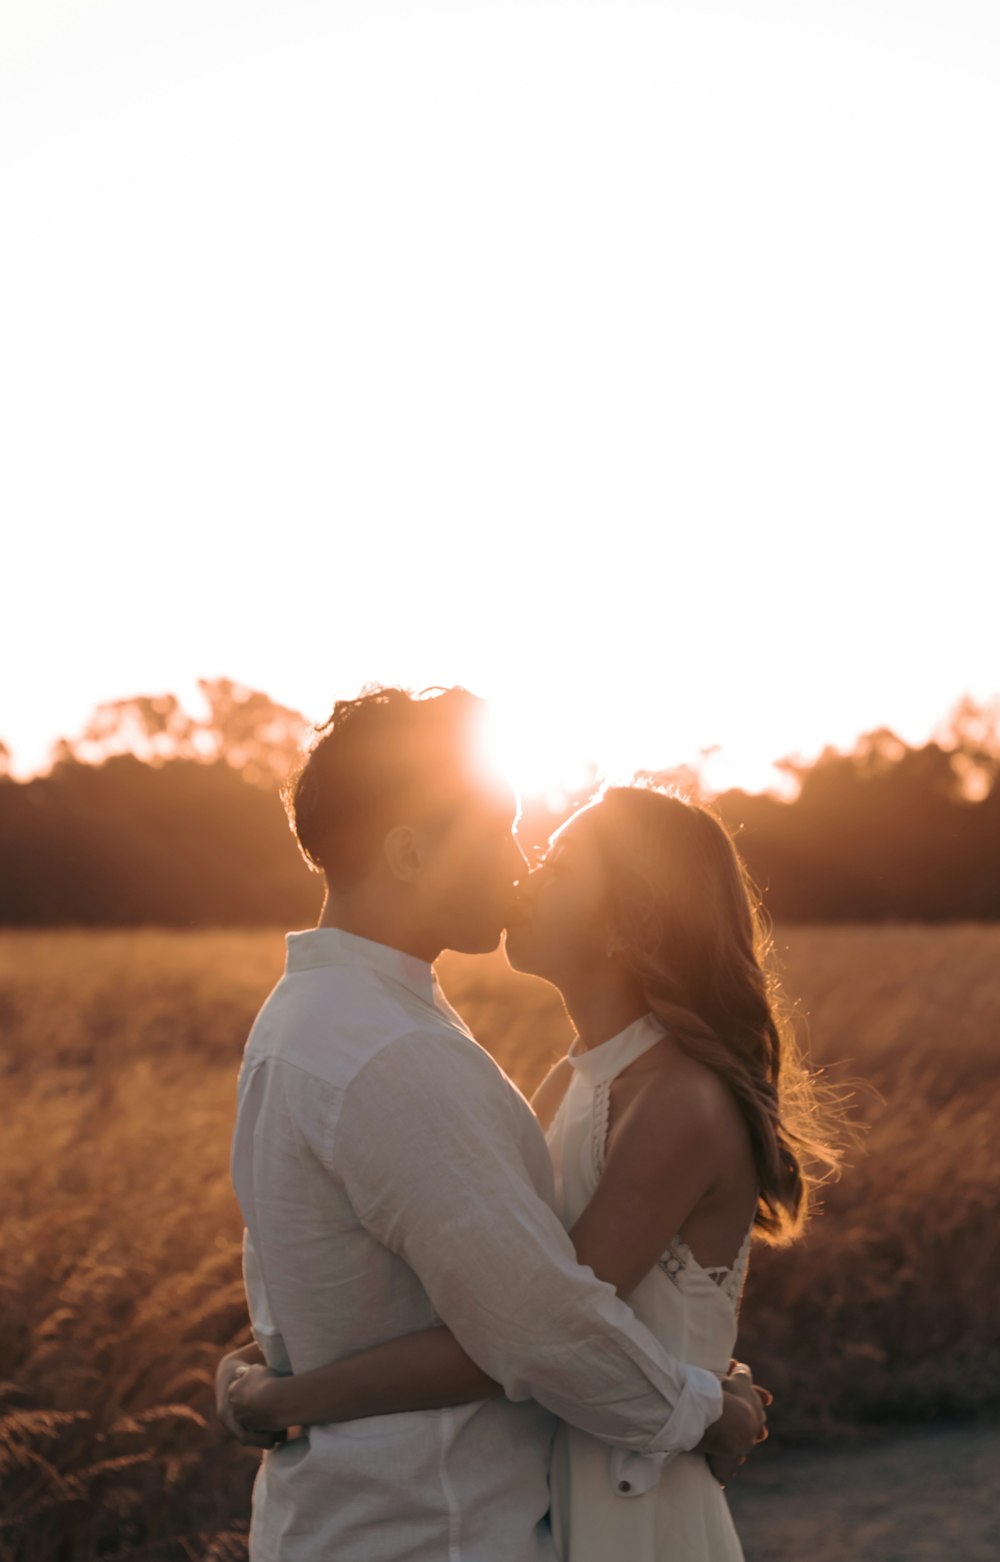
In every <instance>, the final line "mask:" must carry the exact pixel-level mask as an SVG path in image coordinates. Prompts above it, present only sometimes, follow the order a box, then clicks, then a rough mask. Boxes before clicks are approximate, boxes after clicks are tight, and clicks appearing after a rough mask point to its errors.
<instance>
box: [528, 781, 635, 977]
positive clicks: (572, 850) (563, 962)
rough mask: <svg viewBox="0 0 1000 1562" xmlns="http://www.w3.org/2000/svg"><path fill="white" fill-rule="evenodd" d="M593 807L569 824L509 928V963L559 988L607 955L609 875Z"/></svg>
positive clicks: (536, 871) (557, 835)
mask: <svg viewBox="0 0 1000 1562" xmlns="http://www.w3.org/2000/svg"><path fill="white" fill-rule="evenodd" d="M600 806H601V805H600V804H599V803H595V804H592V805H591V807H590V808H585V809H582V810H581V811H580V813H578V814H575V815H574V817H573V818H572V819H570V820H568V821H567V823H566V824H564V825H563V826H562V828H561V829H559V830H557V831H556V833H555V834H554V835H553V836H552V838H551V840H550V842H549V848H548V851H547V852H546V854H545V856H544V857H543V858H542V860H541V862H540V863H539V865H538V866H537V867H536V868H535V869H534V870H533V871H532V872H531V873H530V874H529V875H528V877H527V879H525V880H524V881H523V882H522V884H521V888H520V892H519V894H518V898H517V905H516V908H515V912H514V914H513V916H512V918H511V920H510V922H509V923H508V925H507V932H506V938H505V948H506V953H507V959H508V961H509V963H510V964H511V965H512V966H513V968H514V969H515V970H516V971H527V972H528V973H529V974H531V975H532V976H542V977H544V978H545V979H546V981H550V982H554V983H555V984H556V985H557V986H558V985H559V983H560V982H561V980H562V979H563V978H564V977H572V975H573V974H574V973H575V972H577V971H579V970H580V969H581V968H584V967H587V966H589V965H591V964H592V963H593V962H594V961H595V960H600V961H603V960H605V959H606V958H607V951H608V937H609V934H608V918H607V875H606V873H605V870H604V864H603V862H602V860H601V856H600V853H599V851H598V848H597V842H596V840H595V838H594V836H595V832H594V829H593V820H592V818H590V817H589V816H590V815H592V813H593V811H594V809H595V808H599V807H600Z"/></svg>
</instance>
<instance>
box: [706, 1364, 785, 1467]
mask: <svg viewBox="0 0 1000 1562" xmlns="http://www.w3.org/2000/svg"><path fill="white" fill-rule="evenodd" d="M771 1401H772V1395H771V1394H770V1393H769V1392H768V1390H767V1389H766V1388H758V1387H757V1385H756V1384H755V1383H754V1381H753V1375H752V1373H751V1371H750V1368H749V1367H748V1366H746V1365H745V1364H744V1363H742V1362H735V1361H734V1362H731V1363H730V1370H729V1376H728V1377H726V1378H724V1379H723V1382H722V1415H721V1416H720V1417H719V1419H718V1421H715V1422H713V1423H712V1425H711V1426H710V1427H709V1428H708V1431H707V1432H706V1433H705V1436H704V1437H703V1438H702V1440H701V1442H700V1443H699V1444H698V1446H697V1448H696V1449H695V1450H694V1451H695V1453H703V1454H707V1455H708V1460H709V1465H710V1466H711V1469H712V1473H713V1475H714V1476H715V1478H716V1480H717V1481H719V1483H720V1484H721V1485H723V1486H724V1485H725V1484H726V1482H727V1481H728V1480H730V1479H731V1478H732V1476H733V1475H735V1473H736V1471H737V1470H738V1469H739V1467H740V1465H741V1464H743V1463H744V1462H745V1460H746V1457H747V1454H748V1453H749V1452H750V1450H751V1448H753V1446H754V1444H755V1443H762V1442H763V1441H764V1440H765V1438H766V1437H767V1415H766V1411H765V1407H766V1406H767V1405H769V1404H771Z"/></svg>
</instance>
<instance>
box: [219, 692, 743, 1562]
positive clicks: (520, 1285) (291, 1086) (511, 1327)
mask: <svg viewBox="0 0 1000 1562" xmlns="http://www.w3.org/2000/svg"><path fill="white" fill-rule="evenodd" d="M482 713H483V707H482V704H481V702H480V701H477V700H475V699H474V698H473V696H471V695H470V694H468V693H467V692H466V691H465V690H462V689H451V690H447V691H445V692H444V693H441V694H439V695H437V696H435V697H433V698H427V699H413V698H412V697H411V696H410V695H408V694H407V693H405V692H404V691H402V690H398V689H382V690H376V691H374V692H372V693H368V694H365V695H363V696H361V697H360V698H359V699H357V700H353V701H340V702H338V704H337V705H336V707H335V709H334V712H333V715H332V717H331V718H330V721H329V722H328V723H327V724H326V726H325V728H324V729H323V735H322V736H321V737H320V738H319V740H318V741H317V743H316V744H315V746H314V747H313V750H312V752H311V754H310V756H309V758H308V760H307V762H306V764H305V766H304V768H303V770H302V771H301V773H300V775H299V777H298V779H297V781H296V783H295V786H294V789H293V791H292V792H291V794H290V796H289V799H288V803H289V814H290V818H291V822H292V825H293V828H294V830H295V833H296V836H297V838H298V841H299V844H300V846H301V848H302V850H303V852H304V854H305V856H306V857H307V859H308V861H309V862H310V863H311V864H312V866H313V867H315V868H317V869H318V870H320V871H321V872H322V873H323V874H324V877H325V880H326V899H325V902H324V906H323V911H322V914H321V917H320V922H319V925H318V927H316V928H314V929H312V930H310V931H308V932H304V933H291V934H289V935H288V963H287V967H286V973H285V975H284V977H283V978H282V980H281V981H280V982H279V983H278V986H277V987H276V988H275V989H274V991H273V992H272V994H271V996H270V997H269V998H268V1000H267V1002H266V1003H265V1004H264V1007H263V1009H262V1010H261V1012H260V1014H259V1015H258V1018H257V1021H256V1023H255V1025H254V1028H253V1030H252V1032H251V1035H250V1038H249V1040H248V1042H247V1047H246V1052H245V1055H244V1060H243V1067H242V1069H241V1072H240V1079H239V1087H238V1097H239V1101H238V1111H237V1120H236V1128H235V1133H234V1138H233V1154H232V1173H233V1182H234V1186H235V1189H236V1193H237V1197H238V1199H239V1202H240V1207H241V1209H242V1212H243V1216H244V1220H245V1222H246V1235H245V1246H244V1270H245V1279H246V1287H247V1296H248V1301H249V1306H250V1315H251V1320H252V1324H253V1330H254V1335H255V1338H256V1340H257V1343H258V1346H259V1347H260V1350H261V1352H262V1354H263V1357H264V1359H265V1360H266V1362H267V1364H268V1365H269V1366H271V1367H273V1368H276V1369H277V1370H280V1371H295V1372H303V1371H306V1370H308V1369H310V1368H313V1367H317V1366H320V1365H322V1364H323V1363H324V1362H327V1361H331V1360H339V1359H342V1358H343V1357H346V1356H350V1355H352V1354H355V1353H357V1352H359V1351H362V1350H365V1349H367V1348H369V1347H371V1346H374V1345H378V1344H380V1343H382V1342H384V1341H386V1340H390V1339H394V1338H396V1337H398V1336H399V1335H402V1334H408V1333H411V1332H413V1331H415V1330H418V1329H423V1328H426V1327H427V1326H429V1325H432V1324H435V1323H438V1322H442V1323H444V1324H446V1325H447V1326H448V1327H449V1328H450V1330H451V1332H452V1333H453V1334H454V1335H455V1337H456V1338H457V1340H458V1341H459V1343H460V1345H461V1346H462V1347H463V1348H464V1349H465V1351H466V1352H467V1353H468V1355H469V1356H470V1357H471V1358H472V1359H473V1361H474V1362H476V1363H477V1364H478V1365H479V1367H481V1368H482V1369H483V1370H484V1371H485V1372H487V1373H488V1374H489V1376H490V1377H492V1378H494V1379H495V1380H496V1381H497V1382H498V1383H500V1384H501V1385H502V1387H503V1389H504V1391H505V1395H506V1397H494V1398H490V1399H486V1400H478V1401H476V1402H474V1403H471V1404H463V1405H458V1406H454V1407H451V1408H449V1409H445V1410H435V1411H423V1412H407V1413H403V1414H391V1415H384V1416H368V1417H366V1418H364V1419H362V1420H355V1421H347V1422H338V1423H332V1422H325V1423H320V1424H317V1425H313V1426H311V1427H309V1428H308V1429H307V1434H306V1435H305V1436H303V1437H299V1438H295V1439H292V1440H291V1441H288V1442H285V1443H284V1444H282V1445H280V1446H276V1447H272V1448H271V1449H270V1450H269V1451H268V1452H267V1453H266V1454H265V1455H264V1458H263V1459H262V1462H261V1468H260V1472H259V1474H258V1477H257V1481H256V1484H255V1487H254V1498H253V1519H252V1525H251V1535H250V1550H251V1557H252V1558H253V1562H320V1559H327V1558H331V1559H332V1558H336V1559H337V1562H375V1559H379V1562H395V1559H397V1558H398V1559H400V1562H402V1559H403V1558H404V1557H405V1558H407V1559H408V1562H409V1559H412V1562H547V1559H549V1558H550V1557H551V1556H552V1550H551V1537H550V1535H549V1531H548V1524H547V1508H548V1487H547V1479H546V1472H547V1460H548V1453H549V1445H550V1441H551V1436H552V1432H553V1428H554V1417H555V1416H561V1417H563V1418H564V1419H566V1420H568V1421H571V1422H573V1423H574V1424H576V1425H578V1426H580V1427H583V1428H584V1429H585V1430H587V1431H589V1432H591V1433H592V1434H594V1435H596V1436H598V1437H600V1438H602V1439H605V1440H606V1441H608V1442H609V1443H615V1444H620V1445H622V1446H624V1447H626V1448H631V1449H634V1450H636V1451H638V1452H640V1453H649V1454H652V1455H658V1456H659V1457H660V1458H664V1457H669V1456H670V1455H672V1454H676V1453H678V1452H681V1451H683V1450H687V1449H691V1448H693V1447H695V1446H696V1445H697V1446H705V1447H706V1448H709V1449H710V1448H712V1447H713V1446H714V1447H715V1448H716V1449H717V1450H718V1451H720V1452H723V1453H725V1454H727V1455H728V1456H729V1457H730V1458H735V1459H738V1458H739V1457H740V1456H741V1455H742V1454H744V1453H745V1452H746V1451H747V1450H748V1448H749V1447H750V1446H751V1444H752V1443H753V1441H754V1440H755V1438H756V1436H757V1434H758V1432H759V1430H760V1428H761V1426H762V1422H763V1414H762V1411H761V1409H760V1406H759V1403H758V1401H757V1399H756V1397H755V1395H754V1393H753V1390H752V1387H750V1386H748V1384H747V1382H746V1380H744V1381H743V1383H742V1384H740V1383H735V1384H734V1385H732V1387H733V1389H734V1391H733V1392H731V1393H726V1394H724V1393H723V1391H722V1389H721V1388H720V1385H719V1383H718V1381H717V1379H716V1378H715V1377H714V1376H713V1375H712V1374H710V1373H706V1372H703V1371H701V1370H700V1369H697V1368H693V1367H686V1366H684V1365H683V1364H682V1363H679V1362H677V1361H674V1360H673V1359H672V1358H670V1357H669V1356H667V1355H666V1354H665V1352H664V1351H663V1350H662V1349H661V1348H660V1346H659V1345H658V1344H657V1342H656V1341H655V1340H654V1339H653V1337H652V1335H650V1334H649V1333H648V1331H647V1330H646V1329H645V1328H644V1327H643V1326H642V1325H641V1324H640V1323H639V1322H638V1320H637V1319H636V1318H635V1316H634V1314H633V1313H632V1312H631V1311H630V1309H629V1308H628V1307H627V1306H626V1305H625V1304H624V1303H623V1302H622V1301H621V1300H619V1298H618V1297H617V1296H616V1295H615V1293H614V1291H613V1289H612V1287H611V1286H609V1285H606V1284H604V1283H602V1282H601V1281H599V1280H597V1279H596V1278H595V1276H594V1274H593V1273H592V1271H591V1270H589V1269H583V1268H581V1267H580V1265H578V1264H577V1262H576V1257H575V1254H574V1251H573V1247H572V1244H571V1243H570V1240H569V1238H568V1236H567V1234H566V1232H565V1231H564V1230H563V1228H562V1226H561V1224H560V1222H559V1220H558V1219H557V1217H556V1216H555V1214H554V1212H553V1209H552V1201H553V1178H552V1169H551V1165H550V1161H549V1156H548V1152H547V1149H546V1146H545V1141H544V1139H543V1136H542V1133H541V1130H540V1128H539V1126H538V1123H537V1121H536V1119H535V1117H534V1115H533V1113H532V1112H531V1109H530V1107H529V1106H528V1105H527V1103H526V1102H525V1100H524V1098H523V1097H522V1096H521V1094H520V1092H519V1091H517V1089H516V1088H515V1087H514V1086H513V1085H512V1084H511V1082H510V1081H509V1080H508V1079H507V1078H506V1076H505V1075H503V1073H502V1072H501V1071H500V1069H498V1068H497V1066H496V1064H495V1063H494V1062H493V1061H492V1059H491V1058H490V1057H489V1056H488V1054H487V1053H486V1052H485V1051H484V1050H483V1049H482V1048H480V1047H479V1046H478V1045H477V1044H476V1043H475V1041H474V1039H473V1038H472V1036H471V1034H470V1033H469V1031H468V1030H467V1029H466V1027H465V1026H464V1024H463V1023H462V1021H461V1020H460V1019H459V1017H458V1015H457V1014H455V1012H454V1010H452V1009H451V1008H450V1007H449V1005H448V1004H447V1002H446V1000H445V998H444V996H443V994H442V993H441V990H440V988H439V986H438V984H437V980H436V977H435V975H434V972H433V969H432V962H433V961H434V960H435V959H436V958H437V956H438V955H439V954H440V953H441V951H442V950H443V949H445V948H450V949H457V950H462V951H465V952H468V953H474V952H485V951H487V950H490V949H493V948H495V946H496V944H497V942H498V940H499V937H500V933H501V931H502V929H503V926H504V924H505V922H506V920H507V917H508V915H509V911H510V908H511V904H512V898H513V894H514V884H515V880H516V879H517V878H518V876H519V875H521V874H522V873H523V871H524V868H525V862H524V859H523V857H522V856H521V853H520V850H519V848H518V846H517V843H516V841H515V840H514V837H513V834H512V826H513V822H514V818H515V813H516V808H515V800H514V798H513V796H512V794H511V793H510V792H509V791H508V790H506V789H505V788H503V787H502V786H500V785H499V784H498V783H497V781H496V780H495V778H493V777H491V776H490V775H489V774H488V772H487V771H486V770H485V769H484V767H483V765H482V762H481V758H480V753H481V749H480V744H479V723H480V720H481V716H482ZM241 1355H242V1356H243V1359H249V1355H248V1353H247V1352H243V1353H241ZM230 1367H231V1363H230V1364H228V1365H227V1363H224V1364H223V1366H222V1367H221V1368H220V1385H222V1386H224V1379H225V1373H226V1372H227V1371H228V1370H230ZM221 1392H222V1388H221V1387H220V1394H221ZM710 1428H711V1429H712V1431H710V1432H709V1433H708V1437H707V1439H706V1440H705V1441H704V1443H703V1438H705V1434H706V1431H707V1430H708V1429H710ZM713 1437H714V1439H715V1442H714V1445H713V1441H712V1439H713Z"/></svg>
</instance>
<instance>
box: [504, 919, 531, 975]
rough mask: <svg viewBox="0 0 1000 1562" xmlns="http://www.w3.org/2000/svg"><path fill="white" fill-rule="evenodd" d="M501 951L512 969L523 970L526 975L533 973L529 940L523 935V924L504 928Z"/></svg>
mask: <svg viewBox="0 0 1000 1562" xmlns="http://www.w3.org/2000/svg"><path fill="white" fill-rule="evenodd" d="M503 952H504V954H505V955H506V957H507V964H508V965H509V966H510V968H511V970H512V971H523V972H524V973H525V975H527V976H534V975H535V971H534V968H533V966H532V961H531V941H530V939H529V938H527V937H526V936H525V930H524V927H523V926H520V927H517V926H515V927H508V928H505V929H504V935H503Z"/></svg>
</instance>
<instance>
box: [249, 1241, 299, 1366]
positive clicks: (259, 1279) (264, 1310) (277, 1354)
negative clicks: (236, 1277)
mask: <svg viewBox="0 0 1000 1562" xmlns="http://www.w3.org/2000/svg"><path fill="white" fill-rule="evenodd" d="M243 1288H244V1290H245V1291H246V1296H247V1306H248V1308H249V1310H250V1327H251V1329H252V1330H253V1337H254V1339H255V1340H256V1341H257V1344H258V1345H259V1346H260V1348H261V1351H262V1352H263V1355H264V1360H265V1361H266V1362H267V1364H268V1366H269V1367H271V1368H272V1369H273V1370H274V1371H275V1372H291V1370H292V1367H291V1362H290V1361H289V1360H288V1351H287V1349H286V1346H285V1341H284V1339H283V1337H282V1334H281V1330H280V1329H279V1328H278V1325H277V1324H276V1323H275V1321H274V1317H273V1314H272V1312H271V1306H270V1303H269V1301H268V1299H267V1290H266V1288H265V1285H264V1276H263V1274H262V1273H261V1267H260V1262H259V1260H258V1258H257V1250H256V1248H255V1247H254V1245H253V1238H252V1237H251V1235H250V1231H249V1229H248V1228H247V1227H246V1226H244V1228H243Z"/></svg>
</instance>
